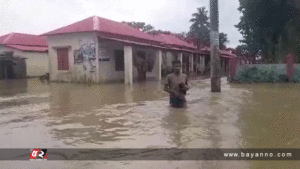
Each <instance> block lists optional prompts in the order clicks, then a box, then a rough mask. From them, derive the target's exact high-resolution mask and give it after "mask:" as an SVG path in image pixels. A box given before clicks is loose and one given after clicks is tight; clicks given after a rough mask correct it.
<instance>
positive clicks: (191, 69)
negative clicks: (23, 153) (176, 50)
mask: <svg viewBox="0 0 300 169" xmlns="http://www.w3.org/2000/svg"><path fill="white" fill-rule="evenodd" d="M190 65H191V67H190V72H193V71H194V55H193V54H192V53H191V54H190Z"/></svg>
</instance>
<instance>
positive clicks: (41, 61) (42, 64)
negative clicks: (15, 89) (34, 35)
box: [24, 52, 49, 77]
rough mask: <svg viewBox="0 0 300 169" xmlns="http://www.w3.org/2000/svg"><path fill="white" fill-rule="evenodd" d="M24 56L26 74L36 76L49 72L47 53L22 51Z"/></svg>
mask: <svg viewBox="0 0 300 169" xmlns="http://www.w3.org/2000/svg"><path fill="white" fill-rule="evenodd" d="M24 57H26V58H27V59H26V60H25V61H26V67H27V76H30V77H36V76H42V75H45V74H46V73H49V59H48V53H41V52H24Z"/></svg>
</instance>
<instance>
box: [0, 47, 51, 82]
mask: <svg viewBox="0 0 300 169" xmlns="http://www.w3.org/2000/svg"><path fill="white" fill-rule="evenodd" d="M7 51H13V52H14V54H13V56H20V57H24V58H27V59H26V60H25V62H26V74H27V76H29V77H35V76H41V75H44V74H46V73H48V72H49V60H48V53H42V52H23V51H20V50H17V49H12V48H7V47H5V46H4V45H0V53H2V52H7Z"/></svg>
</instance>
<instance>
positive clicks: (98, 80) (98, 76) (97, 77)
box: [95, 37, 100, 83]
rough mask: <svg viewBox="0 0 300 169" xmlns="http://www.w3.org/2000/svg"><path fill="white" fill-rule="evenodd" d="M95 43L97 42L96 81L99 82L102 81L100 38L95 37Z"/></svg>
mask: <svg viewBox="0 0 300 169" xmlns="http://www.w3.org/2000/svg"><path fill="white" fill-rule="evenodd" d="M95 39H96V40H95V43H96V78H95V81H96V83H99V82H100V75H99V74H100V70H99V40H98V38H97V37H96V38H95Z"/></svg>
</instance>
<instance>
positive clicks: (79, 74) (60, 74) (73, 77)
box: [47, 33, 96, 82]
mask: <svg viewBox="0 0 300 169" xmlns="http://www.w3.org/2000/svg"><path fill="white" fill-rule="evenodd" d="M94 36H95V34H94V33H72V34H62V35H53V36H49V37H48V38H47V40H48V53H49V64H50V69H49V70H50V80H51V81H65V82H71V81H84V80H85V76H87V75H90V76H91V78H95V76H96V73H95V72H94V73H87V71H84V69H83V66H82V65H76V64H74V50H79V49H80V40H82V39H89V38H94ZM67 46H70V48H69V50H68V56H69V70H58V67H57V65H58V62H57V48H56V47H67Z"/></svg>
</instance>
